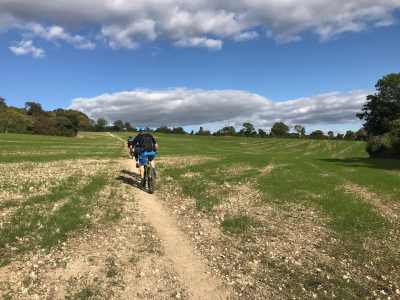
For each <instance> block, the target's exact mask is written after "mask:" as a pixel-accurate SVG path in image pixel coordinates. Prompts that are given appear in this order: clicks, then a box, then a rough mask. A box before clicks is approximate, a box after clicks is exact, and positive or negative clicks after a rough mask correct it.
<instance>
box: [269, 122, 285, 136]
mask: <svg viewBox="0 0 400 300" xmlns="http://www.w3.org/2000/svg"><path fill="white" fill-rule="evenodd" d="M288 133H289V127H288V126H287V125H286V124H285V123H283V122H277V123H275V124H274V126H272V128H271V135H272V136H276V137H285V136H287V135H288Z"/></svg>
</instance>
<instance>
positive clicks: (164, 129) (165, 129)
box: [156, 126, 172, 133]
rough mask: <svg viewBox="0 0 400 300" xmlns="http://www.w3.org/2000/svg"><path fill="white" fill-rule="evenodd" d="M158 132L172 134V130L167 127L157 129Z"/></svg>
mask: <svg viewBox="0 0 400 300" xmlns="http://www.w3.org/2000/svg"><path fill="white" fill-rule="evenodd" d="M156 132H159V133H171V132H172V130H171V129H170V128H168V127H167V126H161V127H160V128H157V129H156Z"/></svg>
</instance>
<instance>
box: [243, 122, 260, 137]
mask: <svg viewBox="0 0 400 300" xmlns="http://www.w3.org/2000/svg"><path fill="white" fill-rule="evenodd" d="M242 126H243V128H242V129H241V130H240V134H242V135H245V136H255V135H257V131H256V129H255V128H254V125H253V124H251V123H249V122H246V123H243V125H242Z"/></svg>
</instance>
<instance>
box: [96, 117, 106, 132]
mask: <svg viewBox="0 0 400 300" xmlns="http://www.w3.org/2000/svg"><path fill="white" fill-rule="evenodd" d="M107 124H108V122H107V120H105V119H102V118H100V119H98V120H97V123H96V130H97V131H105V130H106V127H107Z"/></svg>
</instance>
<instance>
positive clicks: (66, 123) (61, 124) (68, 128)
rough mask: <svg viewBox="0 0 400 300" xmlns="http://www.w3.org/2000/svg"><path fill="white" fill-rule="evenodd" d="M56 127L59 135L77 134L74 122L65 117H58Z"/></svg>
mask: <svg viewBox="0 0 400 300" xmlns="http://www.w3.org/2000/svg"><path fill="white" fill-rule="evenodd" d="M55 126H56V132H55V134H57V135H63V136H76V134H77V129H76V125H74V124H73V123H72V121H71V120H70V119H69V118H67V117H65V116H57V117H56V118H55Z"/></svg>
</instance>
